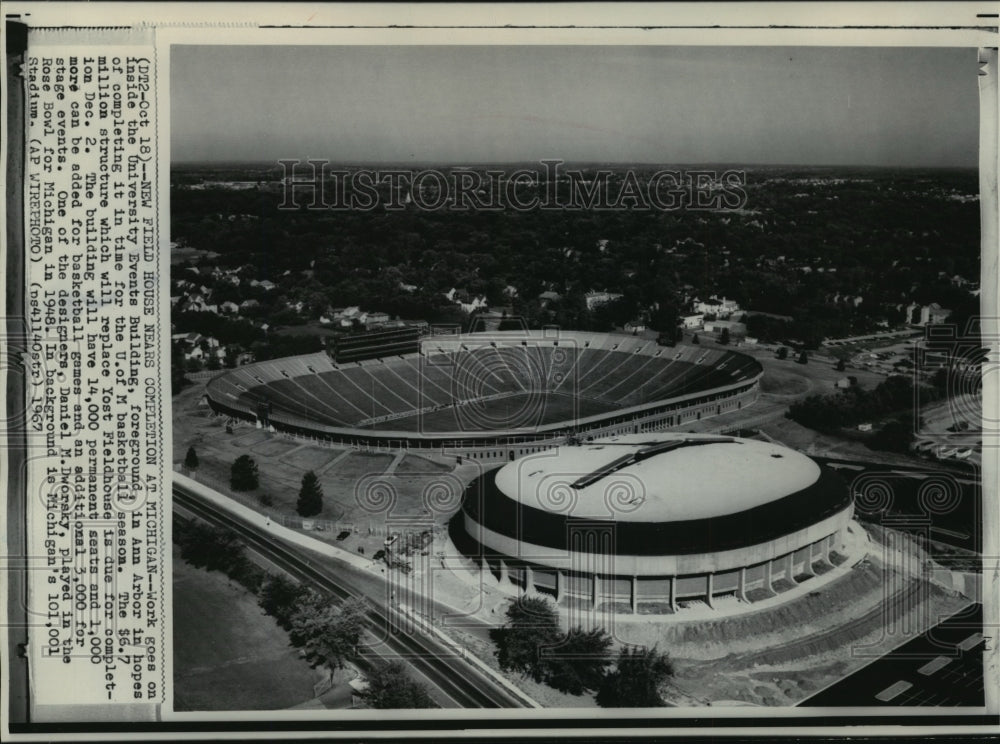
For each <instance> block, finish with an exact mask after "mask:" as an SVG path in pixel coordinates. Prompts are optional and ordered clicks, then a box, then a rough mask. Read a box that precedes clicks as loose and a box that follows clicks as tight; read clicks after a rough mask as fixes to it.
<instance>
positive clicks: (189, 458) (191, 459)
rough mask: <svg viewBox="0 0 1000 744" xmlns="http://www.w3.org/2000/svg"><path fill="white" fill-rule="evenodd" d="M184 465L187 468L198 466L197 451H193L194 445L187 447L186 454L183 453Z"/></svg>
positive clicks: (191, 468)
mask: <svg viewBox="0 0 1000 744" xmlns="http://www.w3.org/2000/svg"><path fill="white" fill-rule="evenodd" d="M184 467H186V468H187V469H188V470H194V469H195V468H196V467H198V453H197V452H195V451H194V447H188V451H187V454H186V455H184Z"/></svg>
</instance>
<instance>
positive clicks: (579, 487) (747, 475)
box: [496, 433, 820, 522]
mask: <svg viewBox="0 0 1000 744" xmlns="http://www.w3.org/2000/svg"><path fill="white" fill-rule="evenodd" d="M819 476H820V468H819V466H818V465H817V464H816V463H815V462H813V460H811V459H810V458H808V457H806V456H805V455H802V454H800V453H798V452H795V451H794V450H790V449H788V448H786V447H782V446H780V445H775V444H771V443H769V442H759V441H756V440H750V439H738V438H736V437H720V436H716V435H706V434H670V433H658V434H636V435H628V436H618V437H608V438H605V439H601V440H596V441H594V442H592V443H588V444H584V445H567V446H563V447H559V448H558V449H556V450H548V451H546V452H542V453H538V454H536V455H531V456H528V457H524V458H521V459H520V460H517V461H516V462H513V463H509V464H508V465H506V466H504V467H503V468H501V469H500V470H499V471H498V472H497V475H496V484H497V486H498V487H499V488H500V490H501V491H503V492H504V493H506V494H507V495H509V496H510V497H511V498H514V499H516V500H517V501H520V502H521V503H524V504H526V505H528V506H533V507H536V508H540V509H544V510H546V511H555V512H563V513H565V514H567V515H568V516H573V517H576V518H582V519H608V518H614V519H620V520H622V521H631V522H636V521H638V522H670V521H683V520H691V519H706V518H712V517H718V516H722V515H725V514H731V513H734V512H742V511H745V510H747V509H752V508H754V507H756V506H761V505H763V504H766V503H769V502H771V501H775V500H777V499H780V498H782V497H784V496H788V495H789V494H792V493H795V492H797V491H801V490H803V489H805V488H808V487H809V486H811V485H812V484H814V483H815V482H816V481H817V480H818V479H819Z"/></svg>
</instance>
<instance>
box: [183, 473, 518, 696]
mask: <svg viewBox="0 0 1000 744" xmlns="http://www.w3.org/2000/svg"><path fill="white" fill-rule="evenodd" d="M174 500H175V502H176V503H177V504H178V505H179V506H181V507H183V508H184V509H186V510H188V511H191V512H193V513H195V514H197V515H198V516H199V517H203V518H205V519H208V520H210V521H213V522H216V523H219V524H224V525H225V526H227V527H229V528H230V529H232V530H233V531H235V532H236V533H237V534H238V535H239V536H240V537H241V538H243V539H244V540H245V541H246V542H247V543H248V544H249V545H250V546H251V547H252V548H253V549H254V550H256V551H259V552H262V553H263V554H264V555H266V557H267V558H268V560H270V561H272V562H273V563H275V564H277V565H279V566H281V567H282V568H284V569H285V570H288V571H290V572H291V573H293V574H294V575H296V576H298V577H300V578H301V579H303V580H305V581H308V582H310V583H311V584H313V585H314V586H317V587H319V588H321V589H323V590H324V591H327V592H329V593H330V594H333V595H334V596H336V597H339V598H342V599H344V598H347V597H351V596H358V592H357V591H356V588H355V587H353V586H352V587H351V588H348V587H346V586H344V585H343V584H342V583H341V582H340V579H341V578H342V575H338V574H335V573H334V572H333V571H330V570H329V569H328V568H326V566H324V565H323V563H321V562H319V561H317V560H316V559H314V558H313V557H310V556H308V555H306V554H305V553H303V552H300V551H299V550H297V549H294V548H290V547H288V546H286V545H284V544H283V543H281V542H280V541H279V540H276V539H275V538H273V537H270V536H265V535H262V534H261V533H260V532H259V531H258V530H257V529H255V528H254V527H252V526H250V525H248V524H246V523H245V522H243V521H242V520H239V519H238V518H235V517H233V516H232V515H230V514H228V513H227V512H225V511H224V510H222V509H219V508H217V507H215V506H213V505H209V504H206V503H204V502H203V501H201V500H199V499H197V497H195V496H193V495H192V494H190V493H189V492H187V491H186V490H185V489H184V488H183V487H182V486H178V485H177V484H175V485H174ZM383 591H384V590H383ZM364 596H365V597H366V598H367V599H368V600H369V603H370V604H371V606H372V607H373V609H372V611H371V612H370V613H369V619H370V621H371V624H372V628H373V630H376V631H378V630H385V629H388V630H389V631H390V632H389V633H387V634H382V643H381V644H380V645H379V648H380V650H381V649H384V650H385V651H386V652H389V653H392V654H393V655H395V656H399V657H402V658H404V659H406V660H407V661H408V662H409V663H410V664H411V665H412V666H413V668H414V669H415V670H416V671H417V672H418V673H419V674H420V675H421V676H423V677H424V678H426V679H427V680H428V681H430V682H431V683H432V684H433V685H434V687H436V688H437V689H438V690H439V691H440V693H441V694H442V695H444V696H445V697H447V698H448V699H449V700H451V701H453V702H454V703H455V704H456V705H458V706H459V707H464V708H517V707H526V706H527V703H526V702H525V701H523V700H522V699H520V698H518V697H516V696H515V695H514V694H513V693H512V692H510V691H509V690H507V689H505V688H503V687H501V686H500V685H498V684H497V683H496V682H495V681H494V680H492V679H490V678H489V677H487V676H486V675H485V674H483V673H482V672H480V671H479V670H478V669H476V668H475V667H474V666H472V665H470V664H468V663H466V662H464V661H463V660H462V659H460V658H459V657H457V656H455V654H454V652H452V651H451V650H449V649H447V648H445V647H444V646H443V645H442V644H441V643H439V642H438V641H437V640H436V639H434V638H431V637H428V636H422V635H418V634H414V633H407V632H402V631H399V632H396V631H397V629H398V628H399V627H400V626H402V625H405V624H406V623H405V622H403V621H401V619H400V617H399V616H398V614H397V613H396V611H394V610H393V609H392V608H391V607H388V606H387V604H386V603H385V601H384V600H385V597H384V594H382V593H381V592H380V593H379V594H365V595H364ZM397 599H402V600H404V601H405V597H401V598H397Z"/></svg>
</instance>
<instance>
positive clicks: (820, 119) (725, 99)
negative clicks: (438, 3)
mask: <svg viewBox="0 0 1000 744" xmlns="http://www.w3.org/2000/svg"><path fill="white" fill-rule="evenodd" d="M977 70H978V67H977V63H976V50H975V49H972V48H966V49H951V48H853V47H837V48H831V47H649V46H643V47H625V46H616V47H591V46H516V47H515V46H494V47H491V46H478V47H472V46H379V47H359V46H341V47H317V46H308V47H303V46H299V47H293V46H175V47H174V48H173V50H172V54H171V80H170V82H171V160H172V162H184V161H239V160H247V161H272V160H274V161H276V160H278V159H281V158H327V159H329V160H331V161H333V162H343V163H353V164H359V165H367V164H377V163H389V162H391V163H400V162H414V163H428V162H432V163H441V164H451V165H456V164H463V163H468V164H473V163H490V162H510V161H536V160H540V159H543V158H554V159H562V160H564V161H567V162H574V161H576V162H608V163H663V164H686V163H692V164H693V163H720V164H722V163H725V164H734V165H737V164H747V165H749V164H775V165H875V166H960V167H966V166H968V167H973V166H975V165H976V163H977V153H978V125H979V104H978V82H977Z"/></svg>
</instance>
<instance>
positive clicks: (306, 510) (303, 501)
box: [295, 470, 323, 517]
mask: <svg viewBox="0 0 1000 744" xmlns="http://www.w3.org/2000/svg"><path fill="white" fill-rule="evenodd" d="M295 511H297V512H298V513H299V516H302V517H314V516H316V515H317V514H319V513H320V512H321V511H323V489H322V488H321V487H320V485H319V478H317V477H316V473H314V472H313V471H311V470H310V471H309V472H308V473H306V474H305V475H303V476H302V488H300V489H299V500H298V502H297V503H296V505H295Z"/></svg>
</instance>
